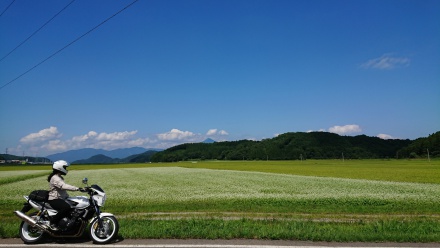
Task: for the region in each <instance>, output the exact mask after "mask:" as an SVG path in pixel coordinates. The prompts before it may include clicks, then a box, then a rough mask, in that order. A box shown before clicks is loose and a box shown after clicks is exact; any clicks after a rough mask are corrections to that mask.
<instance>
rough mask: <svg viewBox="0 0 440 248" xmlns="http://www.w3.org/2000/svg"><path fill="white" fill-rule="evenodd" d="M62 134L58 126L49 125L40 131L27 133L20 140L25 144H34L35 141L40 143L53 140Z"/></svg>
mask: <svg viewBox="0 0 440 248" xmlns="http://www.w3.org/2000/svg"><path fill="white" fill-rule="evenodd" d="M61 135H62V134H60V133H59V132H58V129H57V128H56V127H49V128H46V129H43V130H40V131H39V132H38V133H31V134H28V135H26V136H25V137H23V138H21V139H20V142H22V143H25V144H33V143H39V142H44V141H47V140H51V139H54V138H59V137H61Z"/></svg>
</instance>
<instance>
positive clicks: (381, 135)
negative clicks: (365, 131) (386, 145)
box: [377, 133, 395, 140]
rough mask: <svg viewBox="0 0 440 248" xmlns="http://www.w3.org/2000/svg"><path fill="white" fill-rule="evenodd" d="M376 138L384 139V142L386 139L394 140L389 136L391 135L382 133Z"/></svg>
mask: <svg viewBox="0 0 440 248" xmlns="http://www.w3.org/2000/svg"><path fill="white" fill-rule="evenodd" d="M377 137H378V138H381V139H384V140H387V139H395V138H394V137H393V136H391V135H389V134H383V133H381V134H378V135H377Z"/></svg>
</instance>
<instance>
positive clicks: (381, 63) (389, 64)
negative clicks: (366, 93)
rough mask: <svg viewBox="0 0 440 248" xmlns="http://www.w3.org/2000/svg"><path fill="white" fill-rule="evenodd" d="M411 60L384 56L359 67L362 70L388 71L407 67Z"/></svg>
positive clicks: (388, 55)
mask: <svg viewBox="0 0 440 248" xmlns="http://www.w3.org/2000/svg"><path fill="white" fill-rule="evenodd" d="M410 62H411V60H410V59H409V58H406V57H393V56H392V55H390V54H384V55H382V56H381V57H379V58H374V59H370V60H368V61H367V62H365V63H363V64H362V65H361V67H362V68H364V69H379V70H390V69H394V68H397V67H407V66H409V64H410Z"/></svg>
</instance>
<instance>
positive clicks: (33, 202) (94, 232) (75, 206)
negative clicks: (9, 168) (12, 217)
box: [14, 178, 119, 244]
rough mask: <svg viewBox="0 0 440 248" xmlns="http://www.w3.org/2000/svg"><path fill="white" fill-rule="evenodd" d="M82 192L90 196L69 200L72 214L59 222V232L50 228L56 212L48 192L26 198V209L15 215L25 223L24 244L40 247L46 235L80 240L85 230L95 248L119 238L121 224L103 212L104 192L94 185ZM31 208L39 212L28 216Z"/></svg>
mask: <svg viewBox="0 0 440 248" xmlns="http://www.w3.org/2000/svg"><path fill="white" fill-rule="evenodd" d="M87 182H88V180H87V178H84V179H83V183H84V184H85V185H87ZM83 192H86V193H87V194H88V195H89V196H88V197H87V196H75V197H69V198H68V199H67V200H66V201H67V203H69V205H70V207H71V211H70V213H69V214H68V215H67V216H66V217H65V218H63V219H62V220H60V222H59V224H58V230H56V231H54V230H52V229H51V228H50V220H51V219H52V217H53V216H55V214H56V213H57V211H56V210H55V209H53V208H52V207H51V206H50V205H49V204H48V203H47V201H48V197H49V191H47V190H36V191H33V192H32V193H31V194H30V195H29V196H24V198H25V199H26V203H24V206H23V209H22V210H21V211H18V210H17V211H15V212H14V213H15V214H16V215H17V216H18V217H19V218H20V219H22V220H23V221H22V222H21V224H20V237H21V239H22V240H23V242H24V243H26V244H35V243H39V242H41V241H42V240H43V239H44V238H45V236H46V235H50V236H52V237H60V238H61V237H63V238H64V237H80V236H82V235H83V233H84V231H85V230H87V232H88V233H89V235H90V238H91V239H92V240H93V243H96V244H106V243H109V242H111V241H112V240H113V239H114V238H116V237H117V235H118V231H119V223H118V220H117V219H116V217H115V216H114V215H113V214H111V213H101V211H100V207H102V206H104V203H105V201H106V195H105V193H104V190H103V189H102V188H101V187H99V186H98V185H96V184H93V185H91V186H90V187H89V186H88V185H87V186H86V187H84V190H83ZM32 208H33V209H36V210H37V212H34V213H31V214H29V215H26V212H28V211H29V210H31V209H32ZM88 223H89V224H88ZM87 227H88V228H87Z"/></svg>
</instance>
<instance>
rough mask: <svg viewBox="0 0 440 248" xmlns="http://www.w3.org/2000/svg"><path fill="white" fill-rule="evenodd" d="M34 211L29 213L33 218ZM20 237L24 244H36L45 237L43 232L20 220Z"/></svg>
mask: <svg viewBox="0 0 440 248" xmlns="http://www.w3.org/2000/svg"><path fill="white" fill-rule="evenodd" d="M35 215H36V213H33V214H31V215H30V217H31V218H35ZM20 238H21V240H23V242H24V243H25V244H37V243H40V242H41V241H42V240H43V239H44V238H45V233H44V232H43V231H42V230H40V229H38V228H36V227H32V226H31V225H29V224H28V223H27V222H24V221H22V222H21V224H20Z"/></svg>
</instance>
